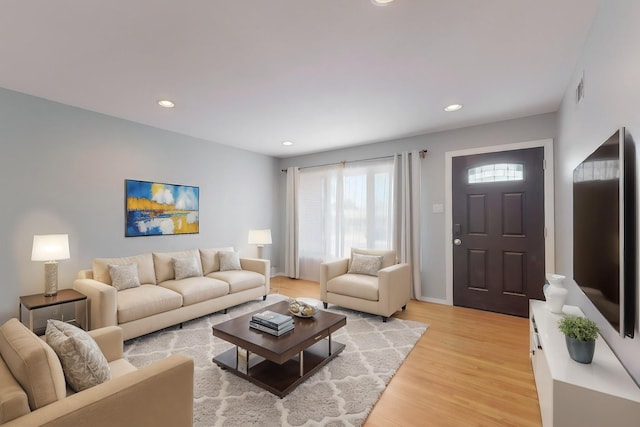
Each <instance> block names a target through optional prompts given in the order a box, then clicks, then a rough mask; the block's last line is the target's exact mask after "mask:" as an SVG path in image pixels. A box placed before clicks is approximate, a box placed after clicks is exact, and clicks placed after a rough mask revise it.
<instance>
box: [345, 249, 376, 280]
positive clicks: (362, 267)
mask: <svg viewBox="0 0 640 427" xmlns="http://www.w3.org/2000/svg"><path fill="white" fill-rule="evenodd" d="M381 266H382V257H381V256H375V255H361V254H352V255H351V266H350V267H349V273H352V274H368V275H369V276H377V275H378V270H380V267H381Z"/></svg>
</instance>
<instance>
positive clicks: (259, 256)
mask: <svg viewBox="0 0 640 427" xmlns="http://www.w3.org/2000/svg"><path fill="white" fill-rule="evenodd" d="M263 254H264V245H258V258H260V259H262V255H263Z"/></svg>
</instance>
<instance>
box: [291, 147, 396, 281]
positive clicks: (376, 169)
mask: <svg viewBox="0 0 640 427" xmlns="http://www.w3.org/2000/svg"><path fill="white" fill-rule="evenodd" d="M393 170H394V167H393V159H389V160H386V159H385V160H383V161H368V162H360V163H353V164H347V165H333V166H329V167H316V168H309V169H303V170H301V171H300V186H299V193H298V197H299V198H298V209H299V215H298V221H299V223H298V225H299V240H298V242H299V256H300V277H303V278H306V279H312V280H318V279H319V267H320V263H321V262H323V261H327V260H332V259H339V258H344V257H347V256H349V255H350V253H351V248H352V247H361V248H369V249H389V248H391V247H392V245H393Z"/></svg>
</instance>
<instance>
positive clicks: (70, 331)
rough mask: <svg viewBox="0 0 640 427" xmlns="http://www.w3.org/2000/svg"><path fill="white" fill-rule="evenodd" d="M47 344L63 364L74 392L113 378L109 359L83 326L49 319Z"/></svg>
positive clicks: (66, 376)
mask: <svg viewBox="0 0 640 427" xmlns="http://www.w3.org/2000/svg"><path fill="white" fill-rule="evenodd" d="M45 336H46V339H47V344H49V345H50V346H51V348H53V350H54V351H55V352H56V354H57V355H58V358H59V359H60V362H61V363H62V369H63V371H64V377H65V379H66V380H67V384H69V387H71V389H72V390H73V391H75V392H78V391H82V390H85V389H88V388H90V387H93V386H94V385H98V384H102V383H103V382H105V381H107V380H110V379H111V371H110V370H109V362H107V359H106V358H105V357H104V354H102V351H100V347H98V344H96V342H95V341H94V340H93V338H91V336H90V335H89V334H88V333H86V332H85V331H83V330H82V329H80V328H78V327H75V326H73V325H70V324H69V323H65V322H61V321H59V320H47V329H46V332H45Z"/></svg>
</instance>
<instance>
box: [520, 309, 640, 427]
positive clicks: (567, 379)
mask: <svg viewBox="0 0 640 427" xmlns="http://www.w3.org/2000/svg"><path fill="white" fill-rule="evenodd" d="M529 308H530V310H529V320H530V334H531V365H532V366H533V375H534V377H535V381H536V388H537V389H538V400H539V402H540V413H541V415H542V425H543V427H552V426H553V427H574V426H576V427H588V426H593V427H618V426H619V427H638V426H640V388H638V386H637V385H636V383H635V382H634V381H633V379H632V378H631V377H630V376H629V374H628V373H627V371H626V370H625V369H624V367H623V366H622V365H621V364H620V362H619V361H618V359H617V358H616V356H615V355H614V354H613V352H612V351H611V349H610V348H609V346H608V345H607V343H606V342H605V341H604V340H603V339H602V338H598V340H597V342H596V352H595V354H594V357H593V362H592V363H590V364H582V363H578V362H575V361H573V360H572V359H571V358H570V357H569V353H568V352H567V347H566V344H565V338H564V335H563V334H562V333H561V332H560V331H559V330H558V320H560V318H561V317H562V315H560V314H553V313H551V312H550V311H549V310H548V309H547V307H546V305H545V302H544V301H536V300H531V301H530V302H529ZM563 311H564V313H565V314H575V315H579V316H583V315H584V314H583V313H582V311H581V310H580V309H579V308H578V307H574V306H568V305H565V306H564V309H563Z"/></svg>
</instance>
